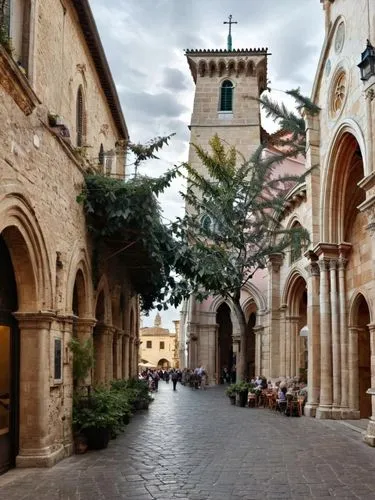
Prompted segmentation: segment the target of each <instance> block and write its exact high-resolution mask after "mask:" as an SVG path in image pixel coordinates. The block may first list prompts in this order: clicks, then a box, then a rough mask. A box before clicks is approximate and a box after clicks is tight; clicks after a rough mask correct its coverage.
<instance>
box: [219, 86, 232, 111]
mask: <svg viewBox="0 0 375 500" xmlns="http://www.w3.org/2000/svg"><path fill="white" fill-rule="evenodd" d="M233 89H234V87H233V83H232V82H231V81H230V80H224V81H223V83H222V85H221V89H220V111H233Z"/></svg>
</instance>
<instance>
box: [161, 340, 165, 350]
mask: <svg viewBox="0 0 375 500" xmlns="http://www.w3.org/2000/svg"><path fill="white" fill-rule="evenodd" d="M160 349H165V343H164V342H163V341H161V342H160Z"/></svg>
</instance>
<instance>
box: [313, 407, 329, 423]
mask: <svg viewBox="0 0 375 500" xmlns="http://www.w3.org/2000/svg"><path fill="white" fill-rule="evenodd" d="M315 418H318V419H320V420H330V419H332V406H318V408H317V409H316V415H315Z"/></svg>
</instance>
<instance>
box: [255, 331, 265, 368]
mask: <svg viewBox="0 0 375 500" xmlns="http://www.w3.org/2000/svg"><path fill="white" fill-rule="evenodd" d="M263 330H264V328H263V326H260V325H259V326H254V328H253V332H254V335H255V374H256V375H262V369H263V367H262V334H263Z"/></svg>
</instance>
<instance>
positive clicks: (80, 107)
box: [76, 85, 86, 147]
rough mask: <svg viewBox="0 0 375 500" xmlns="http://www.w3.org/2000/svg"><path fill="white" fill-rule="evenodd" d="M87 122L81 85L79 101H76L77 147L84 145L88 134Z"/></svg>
mask: <svg viewBox="0 0 375 500" xmlns="http://www.w3.org/2000/svg"><path fill="white" fill-rule="evenodd" d="M85 124H86V117H85V103H84V96H83V89H82V85H80V86H79V87H78V92H77V103H76V131H77V147H82V146H84V140H85V135H86V130H85V128H86V127H85Z"/></svg>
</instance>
